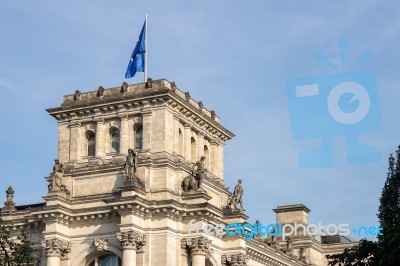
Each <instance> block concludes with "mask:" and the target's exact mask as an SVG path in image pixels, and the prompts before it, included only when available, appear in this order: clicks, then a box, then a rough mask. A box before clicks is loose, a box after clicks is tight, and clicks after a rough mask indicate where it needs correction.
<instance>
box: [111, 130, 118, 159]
mask: <svg viewBox="0 0 400 266" xmlns="http://www.w3.org/2000/svg"><path fill="white" fill-rule="evenodd" d="M111 152H112V153H119V130H118V129H114V130H113V131H111Z"/></svg>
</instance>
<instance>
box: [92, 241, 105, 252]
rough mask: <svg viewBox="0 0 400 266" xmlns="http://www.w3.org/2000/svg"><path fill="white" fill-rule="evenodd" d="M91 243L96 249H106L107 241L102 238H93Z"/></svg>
mask: <svg viewBox="0 0 400 266" xmlns="http://www.w3.org/2000/svg"><path fill="white" fill-rule="evenodd" d="M93 244H94V246H95V248H96V250H98V251H104V250H107V249H108V241H107V239H106V240H103V239H93Z"/></svg>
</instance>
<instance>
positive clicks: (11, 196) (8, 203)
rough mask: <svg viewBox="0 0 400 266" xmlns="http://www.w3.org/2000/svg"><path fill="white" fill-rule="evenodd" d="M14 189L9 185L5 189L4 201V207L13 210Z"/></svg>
mask: <svg viewBox="0 0 400 266" xmlns="http://www.w3.org/2000/svg"><path fill="white" fill-rule="evenodd" d="M14 193H15V192H14V189H13V188H12V187H11V186H9V187H8V189H7V190H6V197H7V200H6V202H4V208H5V209H8V210H15V202H14Z"/></svg>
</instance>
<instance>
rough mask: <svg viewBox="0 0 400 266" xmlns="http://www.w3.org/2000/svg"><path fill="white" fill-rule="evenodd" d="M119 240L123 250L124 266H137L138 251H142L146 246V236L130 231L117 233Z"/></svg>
mask: <svg viewBox="0 0 400 266" xmlns="http://www.w3.org/2000/svg"><path fill="white" fill-rule="evenodd" d="M117 239H118V240H119V241H120V242H121V245H122V248H123V252H122V266H136V251H138V250H141V249H142V247H143V246H144V245H145V244H146V241H145V237H144V235H143V234H139V233H137V232H134V231H128V232H122V233H117Z"/></svg>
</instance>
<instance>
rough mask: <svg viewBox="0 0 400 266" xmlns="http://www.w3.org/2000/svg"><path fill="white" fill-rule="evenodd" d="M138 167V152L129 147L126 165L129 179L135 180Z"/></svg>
mask: <svg viewBox="0 0 400 266" xmlns="http://www.w3.org/2000/svg"><path fill="white" fill-rule="evenodd" d="M136 168H137V157H136V153H135V152H134V151H133V150H132V149H128V156H127V157H126V162H125V165H124V169H125V174H126V177H127V179H126V180H127V181H133V180H134V179H135V177H136V176H135V174H136Z"/></svg>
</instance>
